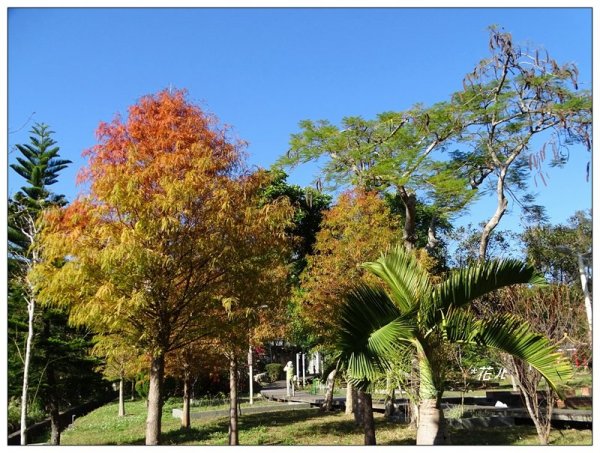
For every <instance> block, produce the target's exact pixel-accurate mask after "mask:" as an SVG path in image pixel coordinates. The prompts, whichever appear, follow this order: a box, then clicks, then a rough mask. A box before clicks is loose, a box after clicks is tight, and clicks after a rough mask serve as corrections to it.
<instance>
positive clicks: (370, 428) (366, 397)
mask: <svg viewBox="0 0 600 453" xmlns="http://www.w3.org/2000/svg"><path fill="white" fill-rule="evenodd" d="M360 393H362V398H360V399H362V403H363V404H362V406H363V407H362V408H363V417H362V418H363V425H364V430H365V445H376V440H375V420H374V419H373V399H372V398H371V394H370V393H366V392H363V391H362V390H359V394H360Z"/></svg>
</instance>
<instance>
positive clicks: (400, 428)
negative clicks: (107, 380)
mask: <svg viewBox="0 0 600 453" xmlns="http://www.w3.org/2000/svg"><path fill="white" fill-rule="evenodd" d="M172 408H173V405H166V406H165V408H164V411H163V419H162V433H163V434H162V443H163V444H165V445H226V444H227V428H228V420H227V419H226V418H223V417H221V418H215V419H210V420H192V428H191V429H189V430H184V429H181V428H180V421H179V420H178V419H175V418H173V417H172V416H171V410H172ZM126 410H127V415H126V416H125V417H121V418H119V417H118V416H117V404H116V403H111V404H107V405H106V406H103V407H101V408H99V409H96V410H95V411H93V412H91V413H89V414H88V415H86V416H84V417H81V418H79V419H77V420H75V423H74V424H73V425H72V426H71V427H69V428H67V429H66V430H65V431H64V432H63V434H62V439H61V444H62V445H143V444H144V432H145V422H146V406H145V403H144V402H143V401H135V402H128V403H127V404H126ZM242 411H243V409H242ZM375 423H376V433H377V443H378V444H379V445H414V444H415V440H416V433H415V430H414V429H411V428H410V427H408V426H406V425H403V424H397V423H392V422H388V421H386V420H385V419H384V418H383V415H381V414H375ZM239 440H240V444H241V445H362V444H363V433H362V431H361V430H360V429H359V428H356V427H355V426H354V423H353V420H352V419H351V418H349V417H347V416H346V415H345V414H343V413H332V414H326V413H321V412H319V411H318V410H313V409H304V410H297V411H290V412H276V413H264V414H251V415H245V416H244V415H242V417H241V418H240V436H239ZM451 440H452V443H453V444H456V445H536V444H537V436H536V434H535V430H534V428H533V427H523V426H518V427H511V428H494V429H480V430H468V431H467V430H459V431H456V430H455V431H451ZM591 442H592V432H591V431H590V430H583V431H577V430H562V431H559V430H553V433H552V437H551V443H552V444H556V445H591Z"/></svg>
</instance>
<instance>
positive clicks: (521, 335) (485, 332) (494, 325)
mask: <svg viewBox="0 0 600 453" xmlns="http://www.w3.org/2000/svg"><path fill="white" fill-rule="evenodd" d="M475 340H476V341H477V342H478V343H480V344H482V345H485V346H487V347H492V348H496V349H499V350H501V351H504V352H506V353H508V354H511V355H513V356H515V357H518V358H520V359H522V360H523V361H525V362H527V363H528V364H530V365H531V366H532V367H533V368H535V369H536V370H538V371H539V372H540V374H541V375H542V376H543V377H544V378H545V379H546V381H547V382H548V384H549V385H550V386H551V387H552V388H553V389H554V390H556V391H557V392H560V390H559V388H558V384H559V382H560V381H566V380H568V379H570V378H571V377H572V376H573V368H572V367H571V364H570V363H569V361H568V360H567V359H566V357H565V356H564V355H563V354H561V353H560V352H559V351H558V350H557V349H556V347H555V346H553V345H552V344H551V343H550V340H548V338H546V337H545V336H543V335H541V334H538V333H535V332H533V331H532V330H531V326H530V325H529V324H528V323H526V322H524V321H522V320H520V319H519V318H517V317H516V316H514V315H500V316H498V317H496V318H494V319H492V320H489V321H480V324H479V329H478V333H477V337H476V338H475Z"/></svg>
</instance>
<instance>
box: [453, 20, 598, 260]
mask: <svg viewBox="0 0 600 453" xmlns="http://www.w3.org/2000/svg"><path fill="white" fill-rule="evenodd" d="M490 53H491V55H490V57H489V58H486V59H484V60H482V61H481V62H480V63H479V64H478V65H477V66H476V67H475V69H474V70H473V71H472V72H471V73H469V74H467V76H466V77H465V79H464V82H463V83H464V89H463V90H462V91H460V92H458V93H455V94H454V95H453V99H452V103H453V104H455V105H456V106H457V107H456V109H457V110H462V112H463V113H462V114H461V115H462V119H461V122H462V124H463V128H462V131H461V135H460V142H462V144H463V145H464V146H465V147H466V149H465V148H463V147H461V148H460V149H459V150H458V151H456V152H454V153H453V157H454V166H455V172H456V174H457V175H459V176H462V177H466V178H468V179H469V181H470V185H471V186H472V187H473V188H479V187H485V185H484V183H486V182H487V183H488V184H489V189H490V190H493V191H494V192H495V195H496V200H497V206H496V210H495V212H494V214H493V215H492V216H491V217H490V218H489V220H488V221H487V223H486V224H485V226H484V228H483V231H482V233H481V239H480V246H479V259H480V260H483V259H485V257H486V253H487V246H488V243H489V240H490V235H491V232H492V231H493V230H494V229H495V228H496V226H497V225H498V224H499V223H500V220H501V219H502V217H503V215H504V214H505V212H506V210H507V209H508V198H507V195H508V196H512V197H513V198H514V200H515V202H516V203H519V204H520V205H521V206H522V207H523V208H525V210H526V211H529V212H530V213H534V214H535V211H539V210H540V207H539V206H536V205H535V204H534V203H533V200H534V198H533V196H532V195H531V194H527V193H526V190H527V187H528V176H529V175H530V174H531V173H532V172H534V181H535V182H536V184H537V181H540V182H542V183H544V184H545V180H546V177H547V175H546V176H545V173H544V171H543V169H542V166H541V164H542V161H543V160H544V159H545V156H546V150H547V149H548V150H550V149H551V150H552V163H553V164H554V165H562V164H564V163H565V162H566V158H567V156H568V152H567V151H568V146H569V145H571V144H573V143H577V142H579V143H583V144H584V145H585V146H586V147H587V149H588V150H589V149H591V125H592V116H591V115H592V101H591V93H590V92H589V91H587V90H581V91H578V88H579V87H578V84H577V77H578V70H577V67H576V66H575V65H574V64H564V65H559V64H558V63H557V62H556V61H554V60H553V59H551V58H550V57H549V55H548V53H547V52H545V53H542V52H540V50H539V49H528V48H524V47H519V46H517V45H515V44H514V42H513V38H512V36H511V35H510V34H509V33H505V32H503V31H501V30H499V29H497V28H495V27H492V28H491V29H490ZM523 193H525V195H522V194H523ZM519 194H521V195H522V196H521V197H519Z"/></svg>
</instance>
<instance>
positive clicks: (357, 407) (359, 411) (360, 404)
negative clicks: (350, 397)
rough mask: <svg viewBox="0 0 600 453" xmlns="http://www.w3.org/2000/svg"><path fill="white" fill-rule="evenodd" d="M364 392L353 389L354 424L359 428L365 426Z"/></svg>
mask: <svg viewBox="0 0 600 453" xmlns="http://www.w3.org/2000/svg"><path fill="white" fill-rule="evenodd" d="M364 407H365V393H364V392H361V391H360V390H357V389H356V388H355V389H354V408H353V412H354V424H355V425H356V426H359V427H360V428H364V426H365V409H364Z"/></svg>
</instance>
